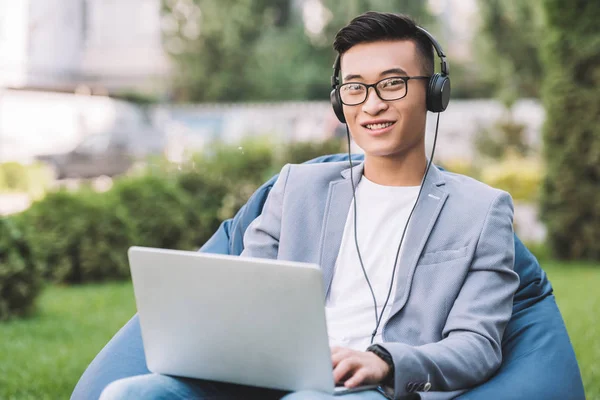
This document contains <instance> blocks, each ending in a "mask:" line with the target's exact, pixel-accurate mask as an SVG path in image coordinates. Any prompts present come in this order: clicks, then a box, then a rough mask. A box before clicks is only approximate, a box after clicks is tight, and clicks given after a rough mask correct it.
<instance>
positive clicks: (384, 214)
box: [325, 176, 419, 351]
mask: <svg viewBox="0 0 600 400" xmlns="http://www.w3.org/2000/svg"><path fill="white" fill-rule="evenodd" d="M418 193H419V186H382V185H378V184H376V183H374V182H371V181H369V180H368V179H367V178H366V177H365V176H363V177H362V178H361V180H360V182H359V184H358V185H357V187H356V206H357V209H356V212H357V220H358V225H357V238H358V246H359V249H360V254H361V256H362V260H363V264H364V267H365V270H366V271H367V275H368V277H369V280H370V282H371V286H372V287H373V292H374V293H375V298H376V299H377V307H378V309H377V315H379V314H381V310H382V308H383V304H384V303H385V299H386V297H387V294H388V290H389V287H390V283H391V279H392V270H393V268H394V260H395V258H396V252H397V251H398V245H399V243H400V238H401V237H402V231H403V230H404V226H405V225H406V221H407V219H408V216H409V214H410V211H411V210H412V207H413V206H414V204H415V201H416V199H417V195H418ZM405 241H406V236H405V238H404V241H403V244H402V247H403V248H404V242H405ZM401 251H402V249H401ZM398 259H400V258H398ZM400 268H402V266H401V265H398V266H397V267H396V274H395V277H394V283H393V287H392V294H391V295H390V299H389V301H388V304H387V306H386V310H385V312H384V314H383V317H382V320H381V323H380V324H379V329H378V333H377V336H376V337H375V340H374V341H373V343H381V342H382V341H383V340H382V335H381V332H382V330H383V326H384V324H385V322H386V321H387V319H388V318H389V314H390V312H391V308H392V304H393V302H394V294H395V293H396V277H397V276H398V272H399V269H400ZM374 309H375V308H374V304H373V297H372V296H371V291H370V290H369V286H368V284H367V281H366V280H365V276H364V273H363V271H362V268H361V266H360V261H359V259H358V253H357V251H356V244H355V241H354V204H353V203H352V204H350V209H349V212H348V217H347V219H346V225H345V227H344V235H343V237H342V243H341V246H340V251H339V253H338V257H337V261H336V265H335V272H334V275H333V281H332V282H331V287H330V292H329V298H328V299H327V303H326V307H325V311H326V317H327V330H328V333H329V344H330V346H342V347H348V348H352V349H355V350H360V351H364V350H365V349H366V348H367V347H368V346H369V345H370V344H371V334H372V332H373V330H374V329H375V311H374Z"/></svg>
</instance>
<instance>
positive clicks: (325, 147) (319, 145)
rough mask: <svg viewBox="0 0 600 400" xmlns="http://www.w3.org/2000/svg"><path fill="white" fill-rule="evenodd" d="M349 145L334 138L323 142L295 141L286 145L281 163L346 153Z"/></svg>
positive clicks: (300, 161) (297, 162)
mask: <svg viewBox="0 0 600 400" xmlns="http://www.w3.org/2000/svg"><path fill="white" fill-rule="evenodd" d="M347 151H348V146H347V144H346V141H345V140H342V139H339V138H332V139H328V140H324V141H322V142H312V141H304V142H295V143H293V144H292V145H290V146H286V147H285V149H284V151H283V154H282V156H281V160H282V161H283V162H282V163H281V164H282V165H283V164H285V163H290V164H300V163H303V162H305V161H308V160H312V159H313V158H317V157H320V156H324V155H327V154H337V153H346V152H347Z"/></svg>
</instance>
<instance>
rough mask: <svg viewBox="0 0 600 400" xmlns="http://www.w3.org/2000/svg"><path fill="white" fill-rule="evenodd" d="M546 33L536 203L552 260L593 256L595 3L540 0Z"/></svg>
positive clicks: (599, 136) (598, 44) (599, 102)
mask: <svg viewBox="0 0 600 400" xmlns="http://www.w3.org/2000/svg"><path fill="white" fill-rule="evenodd" d="M542 7H543V9H544V12H545V21H546V29H547V33H546V35H545V36H544V40H543V42H542V44H541V50H542V55H543V57H544V65H545V69H546V71H545V72H546V73H545V76H544V81H543V86H542V101H543V104H544V108H545V109H546V115H547V118H546V121H545V125H544V145H545V148H544V157H545V160H546V164H547V166H548V168H547V174H546V179H545V181H544V184H543V196H542V201H541V211H542V218H543V220H544V222H545V223H546V226H547V228H548V243H549V246H550V248H551V249H552V251H553V252H554V255H555V256H556V257H558V258H560V259H580V260H581V259H587V260H596V261H598V260H600V199H599V195H600V124H599V123H598V110H600V29H598V21H600V2H599V1H597V0H595V1H590V0H573V1H562V0H561V1H559V0H543V1H542Z"/></svg>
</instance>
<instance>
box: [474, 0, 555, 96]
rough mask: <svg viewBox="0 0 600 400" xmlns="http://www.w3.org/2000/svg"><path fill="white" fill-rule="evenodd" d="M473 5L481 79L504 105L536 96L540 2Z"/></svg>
mask: <svg viewBox="0 0 600 400" xmlns="http://www.w3.org/2000/svg"><path fill="white" fill-rule="evenodd" d="M477 5H478V7H479V10H480V16H481V22H480V23H481V25H480V27H479V35H478V37H477V41H476V49H477V54H478V64H479V65H480V68H479V74H480V76H481V79H482V80H483V81H484V82H485V83H487V84H488V85H490V86H491V87H492V90H493V92H494V93H495V94H496V95H497V96H498V97H499V98H500V99H502V100H503V101H504V102H505V103H506V104H507V105H510V104H512V103H513V102H514V101H515V100H517V99H518V98H521V97H536V98H537V97H539V90H540V86H541V82H542V75H543V65H542V62H541V59H540V54H539V42H540V40H541V38H542V37H543V33H544V32H543V20H542V18H541V16H542V12H541V3H540V1H539V0H530V1H513V0H479V2H478V3H477Z"/></svg>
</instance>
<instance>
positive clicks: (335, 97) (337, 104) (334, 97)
mask: <svg viewBox="0 0 600 400" xmlns="http://www.w3.org/2000/svg"><path fill="white" fill-rule="evenodd" d="M329 99H330V100H331V106H332V107H333V112H334V113H335V116H336V117H337V119H339V120H340V122H341V123H342V124H345V123H346V117H345V116H344V106H343V104H342V99H341V98H340V92H339V90H337V89H333V90H332V91H331V93H330V94H329Z"/></svg>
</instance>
